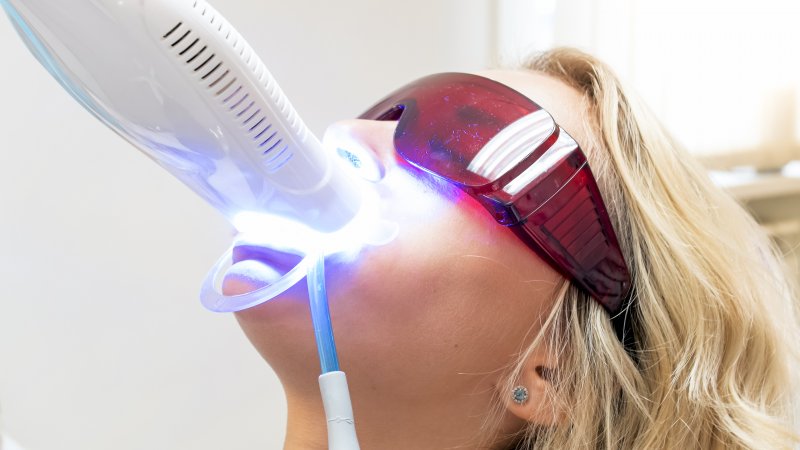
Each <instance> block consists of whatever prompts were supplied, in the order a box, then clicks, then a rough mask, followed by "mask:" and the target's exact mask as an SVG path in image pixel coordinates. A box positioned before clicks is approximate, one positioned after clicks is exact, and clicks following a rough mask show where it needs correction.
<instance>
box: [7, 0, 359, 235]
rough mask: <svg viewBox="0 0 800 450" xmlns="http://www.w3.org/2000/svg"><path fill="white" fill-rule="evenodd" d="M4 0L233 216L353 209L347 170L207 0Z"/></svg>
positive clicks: (96, 108) (322, 226)
mask: <svg viewBox="0 0 800 450" xmlns="http://www.w3.org/2000/svg"><path fill="white" fill-rule="evenodd" d="M0 3H2V6H4V7H5V9H6V10H7V12H8V13H9V15H10V16H11V17H12V23H14V25H15V26H16V27H17V29H18V31H19V32H20V35H21V36H22V38H23V40H25V41H26V43H27V44H28V46H29V48H30V49H31V51H32V52H33V53H34V54H35V55H36V56H37V58H38V59H39V60H40V61H41V62H42V64H43V65H45V67H47V68H48V70H50V72H51V73H52V74H53V75H54V76H55V77H56V78H57V79H58V80H59V82H61V83H62V85H64V87H65V88H66V89H67V90H68V91H69V92H70V93H71V94H72V95H73V96H74V97H75V98H76V99H78V100H79V101H80V102H81V103H82V104H83V105H84V106H86V107H87V109H89V110H90V111H91V112H92V113H94V114H95V115H96V116H97V117H98V118H99V119H101V120H102V121H103V122H105V123H106V124H107V125H108V126H110V127H111V128H112V129H114V130H115V131H116V132H117V133H119V134H120V135H121V136H123V137H124V138H126V139H127V140H128V141H130V142H131V143H133V144H134V145H136V146H137V147H138V148H139V149H140V150H142V151H143V152H144V153H146V154H147V155H148V156H150V157H151V158H152V159H154V160H155V161H156V162H157V163H159V164H160V165H161V166H163V167H164V168H165V169H167V170H168V171H170V172H171V173H172V174H173V175H175V176H176V177H177V178H179V179H180V180H181V181H183V182H184V183H185V184H186V185H187V186H189V187H190V188H192V189H193V190H194V191H195V192H196V193H198V194H199V195H200V196H201V197H203V198H204V199H205V200H206V201H208V202H209V203H210V204H211V205H213V206H214V207H215V208H216V209H218V210H219V211H221V212H222V213H223V214H224V215H225V216H226V217H228V219H229V220H231V221H232V222H233V223H234V225H236V220H237V219H236V218H237V216H238V215H239V214H241V213H251V214H252V213H254V212H255V213H260V214H272V215H277V216H281V217H285V218H290V219H294V220H297V221H299V222H302V223H303V224H305V225H306V226H308V227H311V228H313V229H316V230H320V231H324V232H329V231H333V230H337V229H339V228H341V227H342V226H343V225H345V224H347V223H348V221H349V220H350V219H351V218H352V217H353V216H354V215H355V214H356V213H357V211H358V209H359V206H360V195H359V193H358V191H357V189H356V188H355V187H354V185H353V184H352V183H351V182H350V180H348V179H347V172H346V171H343V170H337V168H338V164H339V163H338V162H337V161H334V156H333V155H332V154H329V152H326V151H325V150H324V149H323V148H322V145H321V144H320V142H319V141H318V140H317V138H316V137H315V136H314V135H313V134H312V133H311V132H309V130H308V129H307V127H306V126H305V124H304V123H303V121H302V120H301V119H300V117H299V116H298V115H297V113H296V112H295V110H294V108H293V107H292V105H291V104H290V103H289V101H288V100H287V98H286V96H285V95H284V93H283V92H282V91H281V89H280V87H279V86H278V84H277V83H276V81H275V79H274V78H273V77H272V75H271V74H270V72H269V71H268V70H267V68H266V66H265V65H264V63H263V62H262V61H261V59H260V58H259V57H258V56H257V55H256V54H255V53H254V52H253V50H252V48H251V47H250V46H249V45H248V44H247V42H245V40H244V39H243V38H242V36H241V35H240V34H239V33H238V32H237V31H236V30H235V29H234V28H233V27H232V26H231V25H230V24H229V23H228V22H227V21H226V20H225V18H223V17H222V15H221V14H219V12H217V11H216V10H215V9H214V8H212V7H211V5H209V4H208V3H207V2H205V1H203V0H58V1H53V0H0ZM15 16H16V17H15ZM331 153H332V152H331Z"/></svg>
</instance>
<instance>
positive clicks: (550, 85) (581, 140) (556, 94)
mask: <svg viewBox="0 0 800 450" xmlns="http://www.w3.org/2000/svg"><path fill="white" fill-rule="evenodd" d="M476 74H477V75H481V76H483V77H486V78H490V79H492V80H495V81H497V82H500V83H503V84H505V85H506V86H508V87H510V88H512V89H514V90H516V91H518V92H520V93H522V94H524V95H525V96H526V97H528V98H529V99H531V100H533V101H534V102H536V103H537V104H538V105H539V106H541V107H542V108H544V109H545V110H547V111H548V112H549V113H550V114H551V115H552V116H553V119H555V121H556V123H558V124H559V125H561V127H562V128H564V129H565V130H566V131H567V133H569V134H570V135H571V136H572V137H573V138H574V139H575V140H576V141H577V142H578V144H584V145H586V144H588V140H587V139H586V137H587V136H586V133H587V130H588V127H587V115H586V111H585V109H584V104H583V102H582V99H581V95H580V94H579V93H578V91H577V90H575V89H574V88H573V87H571V86H569V85H567V84H566V83H564V82H563V81H561V80H558V79H556V78H553V77H551V76H548V75H545V74H543V73H540V72H534V71H531V70H485V71H482V72H477V73H476Z"/></svg>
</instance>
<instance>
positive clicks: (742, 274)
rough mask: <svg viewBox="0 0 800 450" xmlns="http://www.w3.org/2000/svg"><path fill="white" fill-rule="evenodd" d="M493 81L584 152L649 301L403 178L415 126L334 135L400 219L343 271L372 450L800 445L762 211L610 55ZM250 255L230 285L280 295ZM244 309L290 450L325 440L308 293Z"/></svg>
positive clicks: (430, 186) (790, 340)
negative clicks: (631, 87)
mask: <svg viewBox="0 0 800 450" xmlns="http://www.w3.org/2000/svg"><path fill="white" fill-rule="evenodd" d="M482 75H483V76H484V77H487V78H491V79H494V80H495V81H498V82H500V83H502V84H503V85H505V86H508V87H510V88H513V89H514V90H516V91H518V92H520V93H522V94H524V95H525V96H527V97H528V98H529V99H531V100H533V101H535V102H536V103H537V104H538V105H541V106H542V107H543V108H544V109H545V110H546V111H548V112H549V113H550V114H551V115H552V117H553V118H554V119H555V122H556V123H557V124H558V125H560V127H561V128H563V129H564V130H565V131H566V132H567V133H568V134H569V136H571V137H573V138H574V139H575V141H577V143H578V144H580V146H581V148H582V149H583V152H584V153H585V154H586V157H587V159H588V163H589V166H590V167H591V170H592V172H593V173H594V178H595V179H596V180H597V184H598V186H599V191H600V193H601V194H602V199H603V200H604V204H605V206H606V207H607V211H608V217H610V220H611V225H613V230H616V236H617V237H618V242H619V248H620V249H621V252H622V256H623V257H624V265H626V266H627V269H628V272H627V275H629V278H626V279H629V280H630V284H631V286H630V290H628V289H627V288H626V289H625V293H624V294H625V295H624V298H622V297H620V299H621V300H623V302H622V304H621V307H620V308H612V307H609V304H607V303H604V300H603V298H604V297H603V295H597V292H591V289H587V284H586V283H582V282H581V280H580V277H579V276H575V277H571V276H569V271H565V270H564V267H563V266H559V265H558V264H554V263H553V261H547V260H546V259H545V258H544V257H541V256H539V255H543V253H542V252H540V251H537V249H535V248H534V249H533V250H534V251H532V248H531V245H530V242H528V244H529V245H525V244H526V242H523V241H522V240H520V239H519V238H520V236H519V233H517V235H515V233H514V232H512V230H511V228H508V227H503V226H501V225H498V223H497V221H496V220H495V218H494V217H492V216H491V215H490V214H487V211H486V209H485V208H484V206H482V205H480V204H479V202H478V201H476V198H475V197H474V196H471V195H468V194H467V193H465V192H464V191H462V190H460V189H458V188H456V187H454V185H453V184H452V183H448V182H445V181H442V180H441V179H439V178H437V177H432V176H429V175H428V174H427V173H425V172H424V171H420V170H417V169H415V168H414V167H412V166H410V165H408V164H403V163H402V161H401V163H400V164H399V165H397V164H396V162H397V161H398V160H402V158H399V157H398V156H397V154H395V145H394V142H393V135H394V131H395V127H396V126H397V122H394V121H387V120H384V121H370V120H353V121H345V122H341V123H337V124H334V125H333V126H332V127H331V128H330V129H329V132H328V137H327V140H328V141H329V142H332V143H333V145H338V146H340V147H343V146H344V147H347V146H350V147H353V146H361V147H363V148H365V149H367V150H370V151H371V152H373V153H374V155H375V157H376V158H377V159H378V160H380V161H382V162H383V163H384V164H385V165H386V166H387V167H389V169H388V171H387V174H386V176H385V178H384V179H383V180H382V181H381V182H380V183H378V189H379V190H380V193H381V196H382V200H383V205H384V209H385V215H386V217H387V218H390V219H392V220H394V221H396V222H397V223H398V224H399V225H400V227H401V232H400V235H399V236H398V238H397V239H396V240H395V241H393V242H392V243H390V244H388V245H386V246H383V247H377V248H370V249H367V250H365V251H364V252H363V253H362V255H361V256H360V258H358V260H357V261H355V262H344V261H342V262H339V263H333V264H332V266H331V268H330V269H329V273H328V279H329V280H330V281H329V295H330V299H331V313H332V316H333V323H334V327H335V331H336V338H337V344H338V347H339V352H340V355H341V364H342V367H343V370H345V371H346V372H347V374H348V378H349V384H350V387H351V395H352V399H353V406H354V412H355V417H356V420H357V430H358V434H359V438H360V440H361V443H362V448H365V449H441V448H488V449H513V448H560V449H564V448H575V449H577V448H581V449H583V448H603V449H628V448H630V449H633V448H636V449H641V448H659V449H662V448H669V449H672V448H701V449H709V448H764V449H775V448H790V447H791V446H793V445H794V444H796V443H797V436H796V435H795V434H793V431H792V429H793V423H792V413H793V412H794V410H796V409H797V403H796V393H797V390H796V389H797V387H796V379H797V376H796V375H793V373H792V370H793V368H794V367H795V362H796V358H795V356H796V354H795V353H796V351H797V345H798V342H800V339H798V338H799V337H800V336H799V335H798V322H797V311H796V303H795V298H796V297H795V294H794V292H793V291H792V290H791V289H790V286H789V282H788V281H787V278H786V275H785V272H784V271H783V269H782V267H781V263H780V262H779V261H780V259H779V257H778V256H776V253H775V251H774V250H773V248H772V247H771V245H770V244H769V242H768V241H767V239H766V238H765V236H764V234H763V233H762V232H761V231H760V230H759V228H758V226H757V225H756V224H755V223H754V222H753V220H752V219H751V218H750V217H749V216H748V215H747V214H746V213H745V212H744V211H743V210H742V209H741V208H740V207H739V206H737V205H736V204H735V203H734V202H733V201H732V200H731V199H730V198H728V197H727V196H726V195H725V194H724V193H722V192H721V191H720V190H719V189H717V188H716V187H715V186H713V185H712V184H711V183H710V182H709V180H708V178H707V176H706V175H705V173H704V171H703V170H702V169H701V168H700V167H699V166H698V165H697V164H696V163H695V162H694V161H692V159H691V158H690V157H689V156H688V155H687V154H686V152H685V151H684V150H682V149H681V148H680V147H679V146H678V145H677V144H676V143H675V142H674V141H673V140H672V139H671V137H670V136H669V135H668V134H667V133H666V131H665V130H664V129H663V127H662V126H661V125H660V124H659V123H658V121H657V120H656V119H655V118H654V116H653V115H652V114H651V113H650V112H649V111H648V110H647V109H646V108H645V107H644V106H643V105H641V104H640V103H638V101H637V100H636V99H635V98H634V97H633V96H632V95H631V94H630V93H629V92H628V91H626V90H625V89H624V88H623V87H622V86H621V84H620V82H619V80H618V79H617V78H616V77H615V76H614V74H613V72H612V71H611V70H610V69H609V68H608V67H607V66H606V65H604V64H603V63H601V62H600V61H598V60H596V59H595V58H593V57H591V56H589V55H586V54H584V53H581V52H579V51H576V50H571V49H557V50H553V51H550V52H547V53H544V54H541V55H538V56H536V57H534V58H533V59H532V60H530V62H529V63H528V64H527V65H526V67H525V68H524V69H522V70H519V71H490V72H486V73H483V74H482ZM383 118H391V117H389V116H386V117H383ZM238 259H239V260H240V262H239V263H238V264H236V265H235V266H234V267H233V268H232V269H231V272H230V273H229V274H228V277H227V279H226V283H225V290H226V291H227V292H228V293H240V292H243V291H249V290H251V289H253V288H255V287H258V286H261V285H263V284H264V283H266V282H268V280H269V273H270V269H269V268H268V265H269V257H268V255H259V254H258V252H257V251H254V250H252V249H244V248H243V249H240V251H239V256H238ZM565 274H566V275H567V276H565ZM609 312H611V314H609ZM237 317H238V319H239V322H240V324H241V326H242V328H243V329H244V331H245V333H246V334H247V336H248V337H249V339H250V340H251V342H252V343H253V344H254V345H255V347H256V348H257V349H258V350H259V352H260V353H261V355H262V356H263V357H264V358H265V359H266V360H267V362H268V363H269V364H270V366H271V367H272V368H273V369H274V370H275V372H276V373H277V374H278V376H279V378H280V380H281V382H282V384H283V387H284V389H285V392H286V396H287V400H288V408H289V410H288V428H287V437H286V444H285V446H286V447H285V448H287V449H314V448H319V449H323V448H325V447H326V438H325V436H326V432H325V421H324V418H323V417H324V416H323V412H322V405H321V401H320V398H319V394H318V389H317V374H318V362H317V358H316V349H315V345H314V339H313V333H312V329H311V322H310V320H309V311H308V307H307V302H306V293H305V288H304V286H302V285H300V286H296V287H295V288H293V289H292V290H291V291H289V292H288V293H287V294H285V295H284V296H282V297H280V298H278V299H276V300H273V301H271V302H268V303H266V304H263V305H261V306H259V307H256V308H252V309H249V310H246V311H242V312H240V313H239V314H238V316H237Z"/></svg>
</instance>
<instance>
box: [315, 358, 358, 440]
mask: <svg viewBox="0 0 800 450" xmlns="http://www.w3.org/2000/svg"><path fill="white" fill-rule="evenodd" d="M319 389H320V391H321V392H322V404H323V405H324V407H325V419H326V420H327V422H328V450H359V449H360V447H359V445H358V437H357V436H356V426H355V421H354V420H353V406H352V405H351V403H350V391H349V390H348V388H347V377H345V375H344V372H328V373H325V374H322V375H320V377H319Z"/></svg>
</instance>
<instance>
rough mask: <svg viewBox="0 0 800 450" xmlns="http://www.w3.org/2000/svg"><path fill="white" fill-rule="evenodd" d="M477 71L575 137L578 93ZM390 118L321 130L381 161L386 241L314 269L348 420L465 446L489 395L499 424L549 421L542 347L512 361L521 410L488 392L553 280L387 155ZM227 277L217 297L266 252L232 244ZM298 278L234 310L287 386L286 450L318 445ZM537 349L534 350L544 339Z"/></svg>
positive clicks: (456, 199)
mask: <svg viewBox="0 0 800 450" xmlns="http://www.w3.org/2000/svg"><path fill="white" fill-rule="evenodd" d="M481 75H483V76H487V77H489V78H493V79H495V80H496V81H500V82H502V83H504V84H506V85H508V86H510V87H512V88H514V89H516V90H517V91H520V92H522V93H523V94H525V95H527V96H528V97H530V98H531V99H533V100H534V101H536V102H537V103H538V104H540V105H541V106H543V107H544V108H545V109H546V110H548V111H549V112H550V113H551V114H552V115H553V117H554V118H555V120H556V122H557V123H559V124H560V125H561V126H562V127H563V128H565V129H566V130H567V131H568V132H569V133H570V134H571V135H572V136H573V137H574V138H575V139H576V140H577V141H578V142H579V143H580V142H586V140H585V139H584V138H585V136H582V133H581V132H582V130H583V127H582V126H581V121H582V120H583V117H584V115H583V114H584V113H583V112H582V109H581V102H580V96H579V95H578V93H577V92H576V91H575V90H573V89H572V88H570V87H568V86H567V85H565V84H563V83H562V82H560V81H558V80H556V79H553V78H550V77H548V76H545V75H542V74H539V73H535V72H530V71H487V72H483V73H481ZM394 125H395V124H394V123H393V122H373V121H363V120H347V121H342V122H337V123H335V124H333V125H331V127H330V128H329V130H328V132H327V133H326V139H325V140H326V144H328V145H336V146H338V147H347V148H354V147H356V146H358V147H360V148H361V149H363V150H366V151H369V152H370V153H371V154H372V155H374V157H375V158H376V160H378V161H380V162H381V163H382V164H384V165H385V166H386V176H385V177H384V178H383V180H382V181H380V182H378V183H377V186H376V187H377V188H378V193H379V195H380V197H381V205H382V211H383V214H384V218H386V219H388V220H391V221H393V222H395V223H397V225H398V226H399V234H398V236H397V238H396V239H394V240H393V241H392V242H390V243H389V244H387V245H383V246H378V247H368V248H366V249H364V250H363V251H362V252H361V253H360V254H359V255H358V257H357V258H355V259H352V260H332V261H329V262H328V264H327V266H326V271H327V280H328V281H327V284H328V294H329V299H330V310H331V316H332V320H333V324H334V330H335V333H336V343H337V347H338V354H339V358H340V365H341V367H342V370H344V371H345V372H346V373H347V377H348V384H349V386H350V393H351V398H352V402H353V408H354V414H355V418H356V427H357V432H358V436H359V440H360V442H361V448H364V449H409V448H413V449H441V448H449V447H458V446H461V448H474V446H475V444H474V442H475V441H474V440H473V439H474V438H475V437H476V431H477V430H478V429H479V427H480V426H481V423H482V421H483V420H484V418H485V416H486V415H487V413H488V412H489V410H490V406H491V405H492V404H493V402H497V399H498V398H499V399H500V400H501V402H502V403H503V405H504V406H505V408H504V410H503V414H504V416H503V419H502V428H503V431H505V432H509V433H510V432H514V431H516V430H519V429H521V428H522V427H523V426H524V425H525V422H526V421H531V422H536V423H540V424H552V423H554V422H556V421H557V420H558V418H557V417H554V415H553V413H552V412H551V411H552V410H551V408H550V405H548V404H547V402H546V400H545V399H544V398H543V392H544V390H545V389H546V388H547V384H548V380H547V378H546V377H543V375H542V370H541V369H542V368H544V369H546V370H545V371H544V373H545V374H546V373H548V372H547V371H548V370H549V371H552V370H555V369H556V366H557V362H556V361H552V360H550V359H549V358H548V356H547V349H546V348H541V349H537V350H536V351H535V352H533V354H531V355H530V356H529V357H528V359H527V360H526V362H525V370H524V373H523V374H521V375H520V378H519V382H520V384H523V385H525V386H526V387H527V388H528V390H529V392H530V399H529V401H528V402H527V403H526V404H525V405H516V404H514V403H513V402H511V401H510V397H511V395H510V393H508V392H501V391H500V387H499V386H500V385H501V382H502V377H503V375H505V374H506V372H505V369H506V368H507V367H508V366H509V365H510V364H513V363H514V362H515V361H516V360H517V359H518V357H519V352H520V351H521V350H522V349H524V348H525V347H526V346H527V345H528V344H530V342H531V340H532V339H533V337H534V336H535V335H536V334H537V332H538V331H539V329H540V327H541V322H542V320H544V318H546V317H547V315H548V314H549V312H550V311H551V309H552V307H553V303H554V290H555V288H556V286H557V285H558V284H559V283H560V281H561V280H562V277H561V275H559V274H558V273H557V272H555V271H554V270H553V269H552V268H550V267H549V266H548V265H547V264H546V263H544V262H543V261H542V260H541V259H539V258H538V257H537V256H536V254H535V253H534V252H533V251H532V250H530V249H529V248H528V247H527V246H526V245H525V244H524V243H523V242H522V241H520V240H519V238H517V237H516V236H515V235H514V234H513V233H512V232H511V231H510V230H509V229H507V228H505V227H503V226H500V225H498V224H497V223H496V222H495V221H494V219H493V218H492V217H491V216H490V215H489V214H487V212H486V211H485V210H484V209H483V208H482V207H481V206H480V205H478V204H477V203H476V202H475V201H474V200H473V199H472V198H470V197H469V196H467V195H466V194H464V193H462V192H461V191H459V190H458V189H454V188H452V187H450V186H448V185H445V184H442V183H440V182H437V181H435V180H431V179H430V178H429V177H427V176H426V175H425V174H423V173H420V172H418V171H416V170H414V169H413V168H410V167H409V166H407V165H404V164H397V156H396V155H395V153H394V147H393V143H392V134H393V130H394ZM236 258H237V260H238V261H239V262H238V263H237V264H235V265H234V266H233V267H232V268H231V270H230V272H229V273H228V275H227V277H226V280H225V283H224V288H223V290H224V291H225V292H226V293H227V294H235V293H242V292H247V291H250V290H252V289H254V288H256V287H259V286H261V285H263V284H265V283H267V282H268V281H269V280H270V277H271V276H272V275H271V274H272V273H273V271H272V269H271V268H270V267H269V266H270V265H273V266H274V265H275V264H276V259H275V258H274V257H273V256H271V255H269V254H266V253H260V252H258V251H253V250H252V249H241V251H240V252H239V254H238V255H237V257H236ZM307 296H308V294H307V291H306V286H305V283H298V284H297V285H296V286H295V287H293V288H292V289H290V290H289V291H288V292H286V293H285V294H283V295H281V296H280V297H278V298H276V299H274V300H271V301H269V302H267V303H264V304H262V305H259V306H257V307H254V308H250V309H247V310H244V311H241V312H239V313H237V314H236V317H237V319H238V321H239V323H240V325H241V327H242V329H243V330H244V332H245V334H246V335H247V337H248V338H249V340H250V341H251V342H252V344H253V345H254V346H255V348H256V349H257V350H258V351H259V353H260V354H261V355H262V357H263V358H264V359H265V360H266V361H267V362H268V363H269V365H270V367H271V368H272V369H274V371H275V372H276V373H277V375H278V377H279V378H280V380H281V383H282V385H283V387H284V390H285V392H286V398H287V403H288V426H287V435H286V442H285V447H284V448H285V449H291V450H294V449H306V450H307V449H321V450H322V449H326V448H327V434H326V422H325V417H324V413H323V408H322V402H321V399H320V395H319V387H318V382H317V377H318V375H319V372H320V367H319V360H318V357H317V349H316V346H315V341H314V334H313V329H312V325H311V321H310V320H309V319H310V312H309V308H308V297H307ZM543 347H544V346H543Z"/></svg>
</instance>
